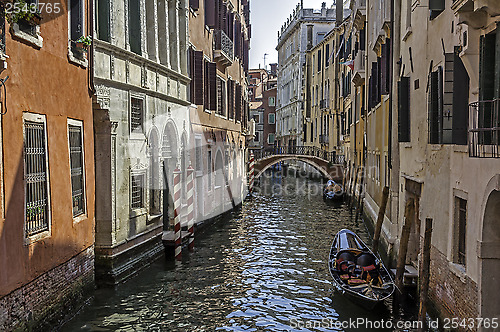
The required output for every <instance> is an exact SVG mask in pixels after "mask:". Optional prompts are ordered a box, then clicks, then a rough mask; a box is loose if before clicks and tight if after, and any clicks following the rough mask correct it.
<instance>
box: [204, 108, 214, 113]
mask: <svg viewBox="0 0 500 332" xmlns="http://www.w3.org/2000/svg"><path fill="white" fill-rule="evenodd" d="M203 111H204V112H205V113H208V114H212V111H210V110H207V109H203Z"/></svg>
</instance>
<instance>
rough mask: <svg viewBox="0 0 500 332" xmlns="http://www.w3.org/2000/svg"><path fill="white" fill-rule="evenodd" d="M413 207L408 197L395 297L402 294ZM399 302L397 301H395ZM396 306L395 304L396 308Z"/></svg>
mask: <svg viewBox="0 0 500 332" xmlns="http://www.w3.org/2000/svg"><path fill="white" fill-rule="evenodd" d="M414 209H415V200H414V199H413V198H409V199H408V200H407V201H406V207H405V216H404V218H405V219H404V224H403V229H402V230H401V238H400V242H399V252H398V261H397V265H396V280H395V282H396V287H397V290H398V291H397V292H396V294H395V295H396V298H398V297H400V296H401V295H403V294H404V282H403V279H404V273H405V267H406V253H407V252H408V242H409V240H410V231H411V225H412V223H413V217H414V216H415V213H414ZM397 302H398V304H399V301H397ZM397 307H398V306H397V305H396V308H397Z"/></svg>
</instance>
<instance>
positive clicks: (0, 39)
mask: <svg viewBox="0 0 500 332" xmlns="http://www.w3.org/2000/svg"><path fill="white" fill-rule="evenodd" d="M0 53H4V54H5V5H4V4H3V3H0Z"/></svg>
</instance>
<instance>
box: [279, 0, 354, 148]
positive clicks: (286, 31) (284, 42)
mask: <svg viewBox="0 0 500 332" xmlns="http://www.w3.org/2000/svg"><path fill="white" fill-rule="evenodd" d="M335 12H336V11H335V8H326V3H323V5H322V7H321V9H320V10H314V9H304V8H303V4H302V1H301V3H300V4H299V5H297V7H296V9H295V10H294V11H293V14H291V15H290V18H289V19H287V21H286V22H285V23H284V24H283V26H282V28H281V30H280V31H279V32H278V45H277V46H276V50H277V51H278V86H277V98H278V99H277V106H276V135H277V142H278V145H282V146H285V145H289V146H293V145H302V144H303V141H302V137H303V133H302V130H303V128H302V124H303V119H302V110H303V107H304V104H303V102H304V98H303V95H302V93H303V90H304V83H305V82H304V75H305V73H304V72H303V70H304V69H303V67H304V64H305V61H306V51H307V50H309V49H311V48H312V47H313V46H314V45H316V44H317V43H319V42H320V41H322V40H323V38H324V36H325V35H326V34H327V33H328V31H330V30H331V29H332V28H333V26H334V23H335V19H336V17H335V16H336V15H335ZM346 12H348V10H346Z"/></svg>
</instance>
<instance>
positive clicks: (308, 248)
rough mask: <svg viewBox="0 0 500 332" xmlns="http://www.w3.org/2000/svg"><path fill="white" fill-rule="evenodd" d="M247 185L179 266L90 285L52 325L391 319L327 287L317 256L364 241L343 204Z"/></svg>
mask: <svg viewBox="0 0 500 332" xmlns="http://www.w3.org/2000/svg"><path fill="white" fill-rule="evenodd" d="M257 191H258V193H257V194H255V195H254V198H253V199H252V200H249V201H246V202H245V203H244V205H243V207H242V209H241V211H239V212H238V213H235V214H234V216H233V218H231V219H229V220H224V221H221V222H218V223H216V224H215V225H213V226H210V227H209V229H206V230H205V231H204V233H203V234H202V235H201V236H198V238H197V240H196V249H195V252H194V253H191V254H184V261H183V262H182V264H181V265H180V266H179V265H178V266H176V265H175V262H172V261H168V260H166V259H160V260H158V261H157V262H156V263H154V264H153V265H152V266H151V267H149V268H147V269H146V270H145V271H142V272H141V273H140V274H139V275H138V276H136V277H135V278H133V279H132V280H129V281H128V282H126V283H125V284H122V285H119V286H117V287H116V288H115V289H99V290H96V292H95V296H94V298H93V300H92V302H91V303H90V305H89V306H87V307H86V308H85V309H83V310H82V311H81V312H80V313H79V314H78V316H77V317H75V318H74V319H73V320H72V321H70V322H69V323H67V324H66V325H65V326H63V328H62V330H63V331H79V330H81V331H216V330H219V331H373V330H374V328H370V327H365V328H363V327H361V326H357V328H356V329H353V328H339V326H338V325H337V326H336V325H335V323H334V322H336V321H339V322H342V321H348V320H349V319H351V320H352V319H358V318H364V319H367V320H372V321H381V320H390V319H392V317H391V310H390V308H389V305H390V304H387V305H386V306H382V307H381V308H378V309H376V310H375V311H366V310H364V309H362V308H361V307H359V306H357V305H355V304H353V303H351V302H350V301H349V300H347V299H345V298H344V297H343V296H342V295H340V294H339V293H338V292H335V291H334V287H333V285H332V283H331V277H330V274H329V271H328V265H327V259H328V253H329V249H330V245H331V241H332V239H333V236H334V235H335V233H336V232H337V231H339V230H340V229H342V228H349V229H351V230H353V231H355V232H356V233H357V234H358V235H360V237H362V238H363V239H364V240H367V241H368V232H367V231H366V229H365V226H364V224H363V223H362V222H360V221H354V220H353V215H352V213H351V212H350V211H349V210H348V209H347V207H346V206H345V205H344V204H342V203H340V204H336V205H331V204H325V202H324V201H323V200H322V195H321V183H319V182H312V181H309V180H304V179H297V178H295V177H287V178H283V179H280V178H273V179H269V178H267V179H264V180H263V181H262V184H261V186H260V187H259V188H257ZM311 322H316V323H315V324H316V326H315V327H314V326H311V325H310V324H312V323H311ZM320 323H321V324H320ZM307 324H309V325H307ZM318 325H321V326H318ZM392 330H395V329H377V331H392Z"/></svg>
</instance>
